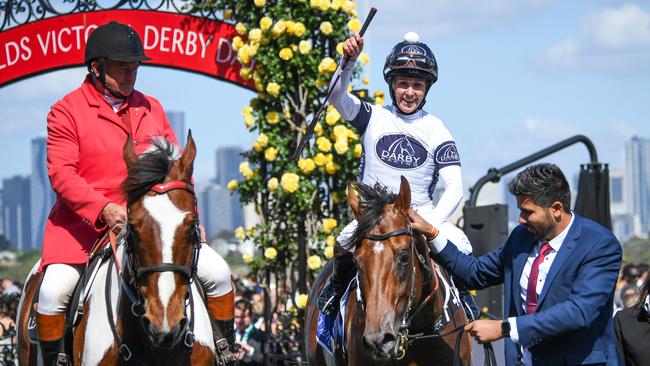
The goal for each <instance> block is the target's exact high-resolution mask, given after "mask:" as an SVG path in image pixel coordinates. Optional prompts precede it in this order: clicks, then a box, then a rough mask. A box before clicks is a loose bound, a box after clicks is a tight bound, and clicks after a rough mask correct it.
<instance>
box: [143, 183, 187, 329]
mask: <svg viewBox="0 0 650 366" xmlns="http://www.w3.org/2000/svg"><path fill="white" fill-rule="evenodd" d="M142 206H143V207H144V208H145V209H146V210H147V211H148V212H149V215H151V217H152V218H153V219H154V220H155V221H156V222H157V223H158V226H159V227H160V242H161V243H162V263H173V258H172V254H173V247H174V235H175V234H176V229H177V228H178V227H179V226H180V225H181V224H182V223H183V219H184V218H185V216H186V215H188V214H189V213H190V212H189V211H181V210H179V209H178V207H176V205H174V203H173V202H172V201H171V200H170V199H169V196H168V195H167V194H160V195H155V196H145V198H144V200H143V202H142ZM175 290H176V280H175V279H174V273H173V272H160V277H159V278H158V295H159V296H160V302H161V303H162V305H163V311H164V313H163V323H162V328H161V329H160V331H161V332H169V330H170V327H169V323H168V322H167V315H166V313H167V305H168V304H169V299H170V298H171V296H172V294H173V293H174V291H175Z"/></svg>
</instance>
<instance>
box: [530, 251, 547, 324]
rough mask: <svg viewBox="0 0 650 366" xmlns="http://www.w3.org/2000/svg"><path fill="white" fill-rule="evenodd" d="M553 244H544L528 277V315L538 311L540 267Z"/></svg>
mask: <svg viewBox="0 0 650 366" xmlns="http://www.w3.org/2000/svg"><path fill="white" fill-rule="evenodd" d="M551 249H552V248H551V244H549V243H548V242H546V243H544V244H542V247H541V248H540V250H539V254H537V258H535V261H534V262H533V266H532V267H531V268H530V276H528V288H527V289H526V314H532V313H534V312H535V310H536V309H537V282H538V281H537V277H539V265H540V264H541V263H542V262H543V261H544V258H545V257H546V255H547V254H548V253H549V252H550V251H551Z"/></svg>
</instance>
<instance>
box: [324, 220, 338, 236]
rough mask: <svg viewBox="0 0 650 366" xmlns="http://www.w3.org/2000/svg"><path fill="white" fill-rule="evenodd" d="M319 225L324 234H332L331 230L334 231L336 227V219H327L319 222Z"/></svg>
mask: <svg viewBox="0 0 650 366" xmlns="http://www.w3.org/2000/svg"><path fill="white" fill-rule="evenodd" d="M321 225H322V230H323V232H324V233H325V234H330V233H331V232H332V230H334V229H335V228H336V225H338V223H337V222H336V219H333V218H329V217H328V218H325V219H323V221H322V222H321Z"/></svg>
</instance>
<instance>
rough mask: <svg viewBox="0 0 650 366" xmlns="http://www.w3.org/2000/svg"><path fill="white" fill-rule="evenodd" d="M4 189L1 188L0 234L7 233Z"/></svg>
mask: <svg viewBox="0 0 650 366" xmlns="http://www.w3.org/2000/svg"><path fill="white" fill-rule="evenodd" d="M2 202H3V201H2V189H0V235H4V233H5V220H4V211H5V210H4V206H3V205H2Z"/></svg>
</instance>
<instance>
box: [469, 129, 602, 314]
mask: <svg viewBox="0 0 650 366" xmlns="http://www.w3.org/2000/svg"><path fill="white" fill-rule="evenodd" d="M578 142H581V143H583V144H584V145H585V146H586V147H587V150H588V152H589V158H590V163H589V164H583V165H581V168H580V180H579V183H578V193H577V196H576V201H575V208H574V210H575V211H576V212H577V213H579V214H580V215H582V216H584V217H587V218H589V219H591V220H594V221H596V222H598V223H600V224H601V225H603V226H604V227H606V228H608V229H611V227H612V224H611V216H610V210H609V205H610V200H609V169H608V166H607V164H602V163H599V162H598V155H597V153H596V148H595V147H594V144H593V143H592V142H591V140H590V139H589V138H587V137H586V136H584V135H576V136H573V137H570V138H568V139H566V140H563V141H560V142H558V143H557V144H555V145H552V146H549V147H547V148H545V149H543V150H540V151H538V152H536V153H534V154H531V155H529V156H527V157H525V158H523V159H520V160H517V161H515V162H514V163H511V164H509V165H506V166H504V167H502V168H499V169H497V168H490V169H488V172H487V174H486V175H484V176H483V177H481V178H480V179H479V180H478V181H477V182H476V183H475V184H474V186H473V187H471V188H470V197H469V199H468V200H467V201H466V202H465V206H464V207H463V219H464V223H463V231H464V232H465V234H466V235H467V237H468V238H469V240H470V242H471V243H472V246H473V248H474V255H475V256H480V255H483V254H485V253H487V252H490V251H492V250H494V249H496V248H498V247H499V246H501V245H502V244H503V243H504V242H505V241H506V239H507V238H508V234H509V232H508V207H507V206H506V205H500V204H495V205H488V206H480V207H477V206H476V201H477V199H478V194H479V192H480V190H481V188H482V187H483V185H485V184H486V183H488V182H492V183H498V182H499V181H500V180H501V177H503V176H504V175H506V174H508V173H510V172H512V171H514V170H517V169H520V168H522V167H524V166H526V165H528V164H530V163H532V162H534V161H537V160H539V159H542V158H544V157H546V156H548V155H550V154H553V153H555V152H557V151H560V150H562V149H564V148H566V147H568V146H571V145H573V144H575V143H578ZM477 300H478V305H479V307H487V309H486V310H487V311H486V312H487V313H491V314H493V315H495V316H497V317H502V315H503V286H502V285H501V286H497V287H494V288H490V289H485V290H482V291H479V294H478V298H477Z"/></svg>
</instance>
